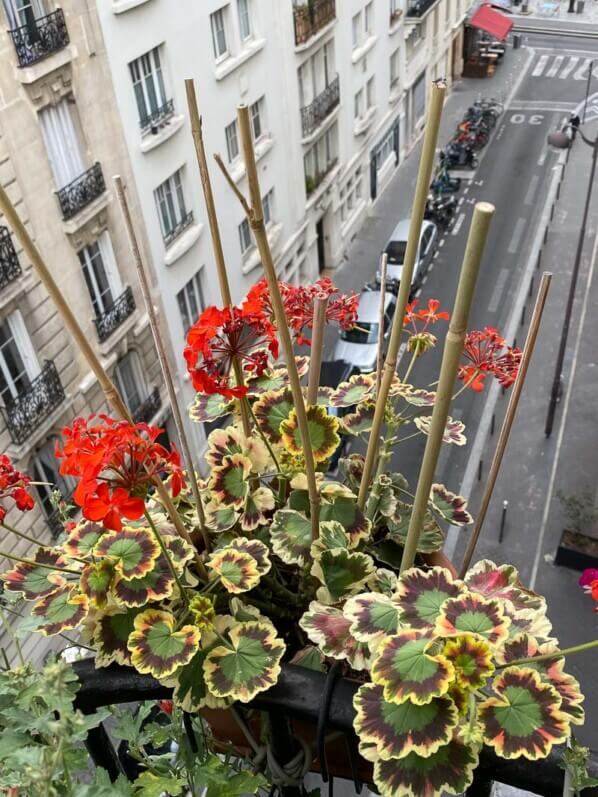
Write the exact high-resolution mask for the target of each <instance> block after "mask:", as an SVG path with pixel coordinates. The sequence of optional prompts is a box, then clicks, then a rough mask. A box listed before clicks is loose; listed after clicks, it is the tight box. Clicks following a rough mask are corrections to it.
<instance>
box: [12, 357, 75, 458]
mask: <svg viewBox="0 0 598 797" xmlns="http://www.w3.org/2000/svg"><path fill="white" fill-rule="evenodd" d="M63 401H64V388H63V387H62V383H61V381H60V376H59V375H58V371H57V370H56V366H55V365H54V363H53V362H52V360H47V361H46V362H45V364H44V367H43V368H42V370H41V373H40V374H39V376H37V377H36V378H35V379H34V380H33V381H32V382H31V384H30V385H29V388H28V389H27V390H26V391H24V392H23V393H21V394H20V395H18V396H17V397H16V398H7V399H6V403H5V406H4V409H3V412H4V417H5V419H6V425H7V427H8V431H9V432H10V436H11V437H12V439H13V441H14V442H15V443H16V444H17V445H20V444H21V443H24V442H25V441H26V440H27V439H28V438H29V437H30V436H31V434H32V433H33V432H34V431H35V430H36V429H37V428H38V427H39V425H40V423H41V422H42V421H43V420H44V418H47V417H48V415H49V414H50V413H51V412H52V411H53V410H55V409H56V407H58V406H59V405H60V404H61V403H62V402H63Z"/></svg>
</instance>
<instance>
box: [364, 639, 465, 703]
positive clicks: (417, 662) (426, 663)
mask: <svg viewBox="0 0 598 797" xmlns="http://www.w3.org/2000/svg"><path fill="white" fill-rule="evenodd" d="M433 644H434V642H433V640H431V639H430V637H429V635H428V634H427V632H425V631H418V630H415V629H407V630H404V631H399V633H397V634H395V635H394V636H391V637H388V638H387V639H385V640H383V641H382V642H381V643H380V646H379V647H378V649H377V651H376V657H375V659H374V661H373V662H372V681H373V682H374V683H375V684H378V685H379V686H382V687H383V688H384V693H383V694H384V699H385V700H387V701H389V702H391V703H404V702H405V701H410V702H411V703H414V704H415V705H418V706H421V705H425V704H426V703H430V701H431V700H433V699H434V698H436V697H442V696H443V695H445V694H446V693H447V691H448V689H449V686H450V684H451V681H452V680H453V678H454V675H455V670H454V668H453V665H452V664H451V663H450V662H449V661H448V660H447V659H446V658H445V657H444V656H442V655H440V654H433V653H432V652H431V648H432V646H433Z"/></svg>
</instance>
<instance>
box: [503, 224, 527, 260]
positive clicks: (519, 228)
mask: <svg viewBox="0 0 598 797" xmlns="http://www.w3.org/2000/svg"><path fill="white" fill-rule="evenodd" d="M526 224H527V219H524V218H519V219H517V224H516V225H515V229H514V230H513V235H512V237H511V243H510V244H509V248H508V249H507V252H508V253H509V254H510V255H514V254H515V252H516V251H517V250H518V249H519V244H520V243H521V236H522V235H523V231H524V230H525V225H526Z"/></svg>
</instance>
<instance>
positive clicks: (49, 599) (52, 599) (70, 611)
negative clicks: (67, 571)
mask: <svg viewBox="0 0 598 797" xmlns="http://www.w3.org/2000/svg"><path fill="white" fill-rule="evenodd" d="M88 610H89V598H88V597H87V595H81V594H80V593H77V592H75V590H74V589H72V588H70V587H68V586H66V587H61V588H60V589H59V590H58V591H57V592H53V593H51V594H50V595H46V596H45V597H44V598H42V599H41V600H39V601H38V602H37V603H36V604H34V606H33V609H32V610H31V613H32V614H33V615H34V616H35V617H40V618H42V619H43V623H42V624H41V625H39V626H37V627H36V631H38V632H39V633H41V634H43V635H44V636H54V635H55V634H60V633H62V632H64V631H71V630H72V629H73V628H76V627H77V626H78V625H80V624H81V623H82V622H83V620H84V619H85V617H86V616H87V612H88Z"/></svg>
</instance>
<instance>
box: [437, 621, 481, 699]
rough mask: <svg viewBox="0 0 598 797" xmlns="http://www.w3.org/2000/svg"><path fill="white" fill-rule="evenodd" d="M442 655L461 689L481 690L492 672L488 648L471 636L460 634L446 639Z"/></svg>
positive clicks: (478, 639) (477, 638)
mask: <svg viewBox="0 0 598 797" xmlns="http://www.w3.org/2000/svg"><path fill="white" fill-rule="evenodd" d="M442 655H443V656H444V658H445V659H448V661H450V662H451V664H452V665H453V667H454V669H455V675H456V677H457V683H458V685H459V686H460V687H461V688H462V689H481V688H482V687H483V686H484V685H485V683H486V681H487V680H488V678H489V677H490V676H491V675H492V673H493V672H494V664H493V662H492V650H491V648H490V646H489V645H488V643H487V642H485V641H484V640H483V639H480V638H479V637H477V636H473V634H460V635H459V636H457V637H454V638H452V639H448V640H447V641H446V642H445V643H444V646H443V648H442Z"/></svg>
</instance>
